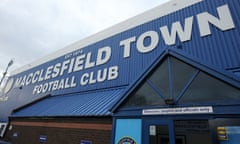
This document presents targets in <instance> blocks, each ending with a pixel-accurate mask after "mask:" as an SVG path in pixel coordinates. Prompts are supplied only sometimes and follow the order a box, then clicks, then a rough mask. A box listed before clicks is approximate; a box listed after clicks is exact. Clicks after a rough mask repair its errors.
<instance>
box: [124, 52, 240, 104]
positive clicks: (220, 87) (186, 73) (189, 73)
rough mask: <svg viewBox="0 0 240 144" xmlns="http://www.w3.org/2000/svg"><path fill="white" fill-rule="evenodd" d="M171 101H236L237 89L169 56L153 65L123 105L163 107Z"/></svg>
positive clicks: (239, 96)
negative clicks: (155, 65) (153, 67)
mask: <svg viewBox="0 0 240 144" xmlns="http://www.w3.org/2000/svg"><path fill="white" fill-rule="evenodd" d="M167 99H172V100H173V101H174V104H185V103H200V102H201V103H202V102H215V103H217V102H226V101H236V100H240V90H239V89H238V88H235V87H233V86H231V85H229V84H227V83H225V82H223V81H221V80H219V79H217V78H215V77H212V76H210V75H208V74H207V73H205V72H203V71H201V70H199V69H197V68H195V67H193V66H191V65H189V64H186V63H184V62H182V61H180V60H178V59H176V58H174V57H172V56H169V57H167V58H165V59H163V61H162V62H161V63H160V64H159V65H158V66H157V68H155V69H154V70H153V71H152V72H151V73H150V74H149V76H148V77H147V78H146V79H145V80H144V81H143V82H142V84H141V85H140V86H139V87H138V88H137V89H136V90H135V91H134V92H133V93H132V94H131V95H130V97H129V98H128V99H127V100H126V103H125V104H124V106H125V107H129V106H154V105H159V106H161V105H162V106H163V105H166V104H165V100H167Z"/></svg>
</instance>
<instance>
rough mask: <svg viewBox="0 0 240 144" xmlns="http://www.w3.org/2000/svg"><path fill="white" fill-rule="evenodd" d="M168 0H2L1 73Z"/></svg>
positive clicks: (0, 9)
mask: <svg viewBox="0 0 240 144" xmlns="http://www.w3.org/2000/svg"><path fill="white" fill-rule="evenodd" d="M166 1H168V0H1V1H0V58H1V60H0V77H1V76H2V74H3V72H4V71H5V68H6V66H7V64H8V62H9V61H10V60H11V59H13V60H14V64H13V65H12V66H11V67H10V68H9V72H11V71H13V70H14V69H17V68H19V67H21V66H23V65H26V64H28V63H30V62H33V61H35V60H37V59H38V58H41V57H43V56H46V55H48V54H50V53H53V52H54V51H57V50H59V49H61V48H63V47H65V46H68V45H70V44H72V43H74V42H76V41H78V40H81V39H83V38H85V37H87V36H90V35H93V34H94V33H97V32H99V31H101V30H104V29H106V28H108V27H110V26H112V25H114V24H117V23H119V22H122V21H124V20H126V19H128V18H131V17H133V16H135V15H137V14H140V13H143V12H145V11H146V10H149V9H151V8H153V7H156V6H158V5H160V4H162V3H165V2H166Z"/></svg>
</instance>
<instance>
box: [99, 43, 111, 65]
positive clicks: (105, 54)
mask: <svg viewBox="0 0 240 144" xmlns="http://www.w3.org/2000/svg"><path fill="white" fill-rule="evenodd" d="M110 57H111V48H110V47H108V46H106V47H103V48H100V49H99V50H98V54H97V61H96V65H97V66H98V65H102V64H105V63H106V62H108V60H109V59H110Z"/></svg>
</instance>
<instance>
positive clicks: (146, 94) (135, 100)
mask: <svg viewBox="0 0 240 144" xmlns="http://www.w3.org/2000/svg"><path fill="white" fill-rule="evenodd" d="M163 104H164V101H163V99H162V98H161V97H160V96H159V95H158V94H157V93H156V92H155V91H154V90H153V89H152V88H151V87H150V86H149V85H148V84H147V83H145V84H144V85H142V86H141V87H140V88H139V89H138V90H137V91H136V92H135V93H133V95H131V96H130V97H129V99H128V100H127V102H126V103H125V106H147V105H163Z"/></svg>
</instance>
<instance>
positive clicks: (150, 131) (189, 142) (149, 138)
mask: <svg viewBox="0 0 240 144" xmlns="http://www.w3.org/2000/svg"><path fill="white" fill-rule="evenodd" d="M143 142H144V144H145V143H146V144H213V139H212V132H211V130H210V126H209V123H208V120H159V119H156V120H144V122H143Z"/></svg>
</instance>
